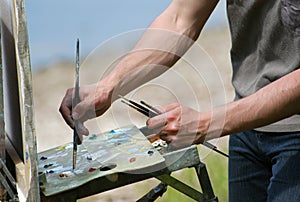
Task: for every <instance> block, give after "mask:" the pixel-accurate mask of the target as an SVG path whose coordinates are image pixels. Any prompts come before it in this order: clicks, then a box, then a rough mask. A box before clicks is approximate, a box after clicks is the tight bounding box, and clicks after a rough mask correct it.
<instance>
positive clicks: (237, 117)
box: [202, 70, 300, 138]
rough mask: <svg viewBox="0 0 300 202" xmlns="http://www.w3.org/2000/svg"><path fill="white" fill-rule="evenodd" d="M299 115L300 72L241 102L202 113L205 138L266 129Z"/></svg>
mask: <svg viewBox="0 0 300 202" xmlns="http://www.w3.org/2000/svg"><path fill="white" fill-rule="evenodd" d="M297 113H300V70H296V71H294V72H292V73H290V74H288V75H286V76H284V77H282V78H280V79H278V80H276V81H274V82H273V83H271V84H269V85H267V86H265V87H264V88H262V89H260V90H259V91H257V92H256V93H254V94H252V95H250V96H248V97H246V98H243V99H241V100H238V101H235V102H232V103H229V104H227V105H225V106H223V107H218V108H216V109H213V110H212V111H207V112H204V113H203V119H202V121H204V122H208V121H209V122H210V124H209V125H210V129H209V131H207V134H208V138H214V137H215V136H216V135H217V134H219V136H220V134H221V136H224V135H229V134H234V133H237V132H241V131H245V130H249V129H255V128H258V127H261V126H265V125H268V124H271V123H274V122H276V121H279V120H281V119H284V118H287V117H289V116H292V115H294V114H297Z"/></svg>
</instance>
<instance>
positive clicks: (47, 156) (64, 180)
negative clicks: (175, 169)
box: [38, 126, 164, 196]
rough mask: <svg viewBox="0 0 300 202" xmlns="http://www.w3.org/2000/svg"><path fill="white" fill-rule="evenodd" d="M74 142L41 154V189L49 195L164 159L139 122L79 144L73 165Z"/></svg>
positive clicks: (39, 165) (139, 168)
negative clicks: (138, 126)
mask: <svg viewBox="0 0 300 202" xmlns="http://www.w3.org/2000/svg"><path fill="white" fill-rule="evenodd" d="M72 152H73V143H68V144H65V145H61V146H59V147H56V148H53V149H50V150H47V151H44V152H41V153H39V154H38V170H39V176H40V185H41V190H42V192H43V193H44V195H45V196H51V195H54V194H57V193H61V192H64V191H67V190H70V189H73V188H76V187H79V186H81V185H84V184H85V183H87V182H89V181H91V180H94V179H96V178H99V177H103V176H106V175H110V174H113V173H120V172H131V173H132V172H136V173H138V172H142V171H145V170H147V169H145V168H151V167H153V166H155V165H159V164H161V163H163V162H164V158H163V157H162V156H161V155H160V153H159V152H158V151H157V150H156V149H154V148H153V146H152V145H151V143H150V142H149V141H148V139H147V138H146V137H145V136H144V135H143V134H142V133H141V132H140V131H139V129H138V128H136V127H135V126H127V127H123V128H118V129H115V130H111V131H109V132H105V133H101V134H97V135H96V134H92V135H90V136H89V137H88V138H85V139H84V141H83V144H82V145H79V146H78V151H77V166H76V169H74V170H73V169H72V154H73V153H72Z"/></svg>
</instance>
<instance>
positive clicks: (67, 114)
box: [59, 89, 74, 128]
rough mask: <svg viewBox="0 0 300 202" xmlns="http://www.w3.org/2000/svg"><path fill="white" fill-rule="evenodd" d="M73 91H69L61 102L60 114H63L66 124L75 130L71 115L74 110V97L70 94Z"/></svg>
mask: <svg viewBox="0 0 300 202" xmlns="http://www.w3.org/2000/svg"><path fill="white" fill-rule="evenodd" d="M71 91H72V90H71V89H69V90H67V92H66V95H65V97H64V98H63V100H62V102H61V105H60V108H59V112H60V113H61V115H62V117H63V118H64V120H65V122H66V123H67V124H68V125H69V126H70V127H71V128H74V121H73V119H72V117H71V113H72V110H71V109H72V95H71V94H70V92H71Z"/></svg>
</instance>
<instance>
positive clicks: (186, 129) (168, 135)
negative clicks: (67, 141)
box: [147, 104, 209, 148]
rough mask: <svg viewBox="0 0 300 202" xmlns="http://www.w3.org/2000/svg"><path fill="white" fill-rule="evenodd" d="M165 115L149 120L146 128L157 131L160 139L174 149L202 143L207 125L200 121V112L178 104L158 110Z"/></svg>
mask: <svg viewBox="0 0 300 202" xmlns="http://www.w3.org/2000/svg"><path fill="white" fill-rule="evenodd" d="M160 110H161V111H164V112H165V113H163V114H161V115H159V116H155V117H153V118H150V119H149V120H148V121H147V126H148V127H149V128H151V129H155V130H157V129H158V130H159V131H160V132H159V133H158V134H159V135H160V138H161V139H163V140H165V141H166V142H168V143H169V144H171V145H172V146H173V147H175V148H182V147H186V146H189V145H191V144H199V143H201V142H203V140H204V138H205V136H206V131H207V128H208V126H209V123H205V121H202V119H201V116H200V114H201V113H200V112H198V111H195V110H193V109H191V108H188V107H183V106H180V105H179V104H171V105H166V106H163V107H161V108H160Z"/></svg>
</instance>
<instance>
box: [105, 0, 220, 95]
mask: <svg viewBox="0 0 300 202" xmlns="http://www.w3.org/2000/svg"><path fill="white" fill-rule="evenodd" d="M207 2H209V3H207ZM212 2H214V3H212ZM216 2H217V1H207V0H200V1H199V0H188V1H182V0H175V1H174V2H173V3H172V4H171V5H170V6H169V8H168V9H166V11H165V12H163V13H162V14H161V15H160V16H159V17H158V18H157V19H156V20H155V21H154V22H153V23H152V24H151V25H150V27H149V29H148V30H147V31H146V32H145V34H144V35H143V37H142V38H141V40H140V41H139V42H138V44H137V45H136V47H135V48H134V49H133V50H132V51H131V52H130V53H128V54H127V55H126V56H125V57H124V58H123V59H122V60H121V61H120V62H119V63H118V64H117V65H116V67H115V68H114V69H113V71H112V72H111V73H110V74H109V75H108V76H107V77H106V78H104V80H103V81H102V83H105V84H109V85H111V86H113V88H114V94H115V95H117V94H126V93H128V92H130V91H131V90H133V89H135V88H136V87H138V86H140V85H142V84H143V83H145V82H147V81H149V80H151V79H153V78H155V77H157V76H159V75H161V74H162V73H163V72H165V71H166V70H168V69H169V68H170V67H171V66H173V64H175V63H176V62H177V61H178V59H179V58H180V57H181V56H182V55H183V54H184V53H185V52H186V51H187V50H188V48H189V47H190V46H191V45H192V44H193V42H194V40H196V39H197V37H198V36H199V34H200V32H201V29H202V27H203V25H204V24H205V22H206V20H207V18H208V17H209V15H210V13H211V11H212V10H213V8H214V6H215V4H216ZM188 5H189V6H188ZM194 7H197V9H194Z"/></svg>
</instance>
